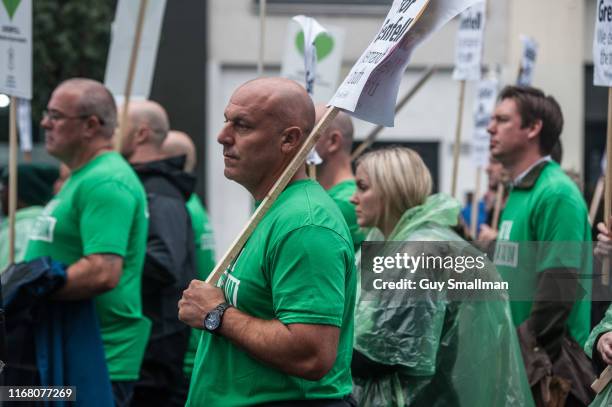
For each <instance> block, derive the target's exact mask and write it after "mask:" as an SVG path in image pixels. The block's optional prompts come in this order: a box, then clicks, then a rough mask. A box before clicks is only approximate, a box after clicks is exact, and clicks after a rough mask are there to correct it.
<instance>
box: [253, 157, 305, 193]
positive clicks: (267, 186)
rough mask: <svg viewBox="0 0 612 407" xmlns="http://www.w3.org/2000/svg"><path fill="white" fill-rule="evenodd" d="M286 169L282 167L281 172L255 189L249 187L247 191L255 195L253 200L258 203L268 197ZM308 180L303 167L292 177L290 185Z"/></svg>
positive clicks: (277, 172)
mask: <svg viewBox="0 0 612 407" xmlns="http://www.w3.org/2000/svg"><path fill="white" fill-rule="evenodd" d="M284 169H285V167H282V168H281V169H280V170H279V171H276V172H275V173H274V174H273V175H272V176H269V177H267V178H266V179H265V180H263V181H262V182H260V183H259V185H256V186H255V187H252V188H248V187H247V190H248V191H249V192H250V193H251V195H253V198H254V199H255V200H256V201H262V200H263V199H264V198H265V197H266V196H267V195H268V192H270V190H271V189H272V187H273V186H274V184H275V183H276V180H278V178H280V176H281V175H282V173H283V170H284ZM306 178H307V177H306V170H305V169H304V166H301V167H300V169H299V170H298V171H297V172H296V173H295V175H294V176H293V177H291V180H290V181H289V183H292V182H293V181H299V180H302V179H306Z"/></svg>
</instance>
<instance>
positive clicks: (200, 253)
mask: <svg viewBox="0 0 612 407" xmlns="http://www.w3.org/2000/svg"><path fill="white" fill-rule="evenodd" d="M162 152H163V153H164V154H165V155H166V157H178V156H184V157H185V166H184V168H183V169H184V171H185V172H187V173H190V174H191V173H193V172H194V170H195V166H196V163H197V161H196V148H195V145H194V144H193V141H192V140H191V137H189V135H187V134H186V133H184V132H182V131H176V130H170V132H168V136H167V137H166V139H165V140H164V143H163V144H162ZM187 211H188V212H189V216H191V226H192V227H193V235H194V239H195V250H196V266H197V267H196V273H197V276H198V277H197V278H198V279H200V280H206V277H208V274H210V272H211V271H212V269H213V268H214V267H215V244H214V238H213V232H212V227H211V225H210V221H209V220H208V213H207V212H206V209H205V208H204V205H203V204H202V201H201V200H200V198H199V197H198V195H197V194H196V193H193V194H191V197H190V198H189V200H188V201H187ZM201 334H202V331H201V330H199V329H193V328H192V329H191V336H190V337H189V346H188V347H187V352H185V360H184V363H183V372H184V373H185V375H186V376H187V377H191V372H192V371H193V361H194V358H195V354H196V350H197V348H198V343H199V342H200V336H201Z"/></svg>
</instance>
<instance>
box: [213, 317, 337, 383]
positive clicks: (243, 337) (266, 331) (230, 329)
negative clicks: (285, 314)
mask: <svg viewBox="0 0 612 407" xmlns="http://www.w3.org/2000/svg"><path fill="white" fill-rule="evenodd" d="M313 329H314V330H316V332H312V330H313ZM308 331H310V333H307V332H308ZM219 334H220V335H222V336H224V337H226V338H227V339H228V340H230V341H231V342H232V343H233V344H235V345H236V346H238V347H240V348H242V349H244V350H245V351H246V352H247V353H249V355H251V356H252V357H253V358H255V359H257V360H259V361H260V362H262V363H265V364H267V365H269V366H272V367H274V368H276V369H278V370H280V371H282V372H284V373H287V374H290V375H293V376H299V377H302V378H305V379H309V380H319V379H320V378H322V377H323V376H324V375H325V374H326V373H327V372H328V371H329V369H330V368H331V367H332V366H333V364H334V362H335V359H336V348H337V344H338V334H339V329H338V328H337V327H334V326H325V325H305V324H291V325H284V324H283V323H282V322H280V321H279V320H276V319H274V320H263V319H259V318H255V317H252V316H250V315H247V314H245V313H244V312H242V311H239V310H237V309H236V308H233V307H232V308H229V309H228V310H227V311H226V312H225V314H224V316H223V324H222V326H221V328H220V331H219ZM304 334H306V335H309V336H312V337H314V338H318V340H302V338H303V335H304ZM330 337H334V339H333V340H331V341H330V340H328V339H329V338H330ZM310 339H313V338H310ZM330 348H332V349H330Z"/></svg>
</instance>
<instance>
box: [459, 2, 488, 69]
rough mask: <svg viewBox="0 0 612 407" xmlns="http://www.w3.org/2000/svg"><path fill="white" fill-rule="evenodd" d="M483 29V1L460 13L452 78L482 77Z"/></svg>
mask: <svg viewBox="0 0 612 407" xmlns="http://www.w3.org/2000/svg"><path fill="white" fill-rule="evenodd" d="M484 29H485V3H484V2H482V3H477V4H475V5H473V6H472V7H470V8H469V9H467V10H465V11H464V12H463V13H461V19H460V21H459V30H457V40H456V44H455V69H454V71H453V79H454V80H457V81H477V80H480V78H481V77H482V73H481V72H482V50H483V44H484Z"/></svg>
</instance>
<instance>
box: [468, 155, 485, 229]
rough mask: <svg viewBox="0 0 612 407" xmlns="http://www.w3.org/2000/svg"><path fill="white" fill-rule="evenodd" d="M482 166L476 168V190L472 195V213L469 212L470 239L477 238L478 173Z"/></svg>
mask: <svg viewBox="0 0 612 407" xmlns="http://www.w3.org/2000/svg"><path fill="white" fill-rule="evenodd" d="M481 173H482V167H480V166H478V168H476V190H475V191H474V195H472V213H471V214H470V220H471V222H470V236H472V239H474V240H478V212H479V211H478V209H479V208H478V197H479V196H480V174H481Z"/></svg>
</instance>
